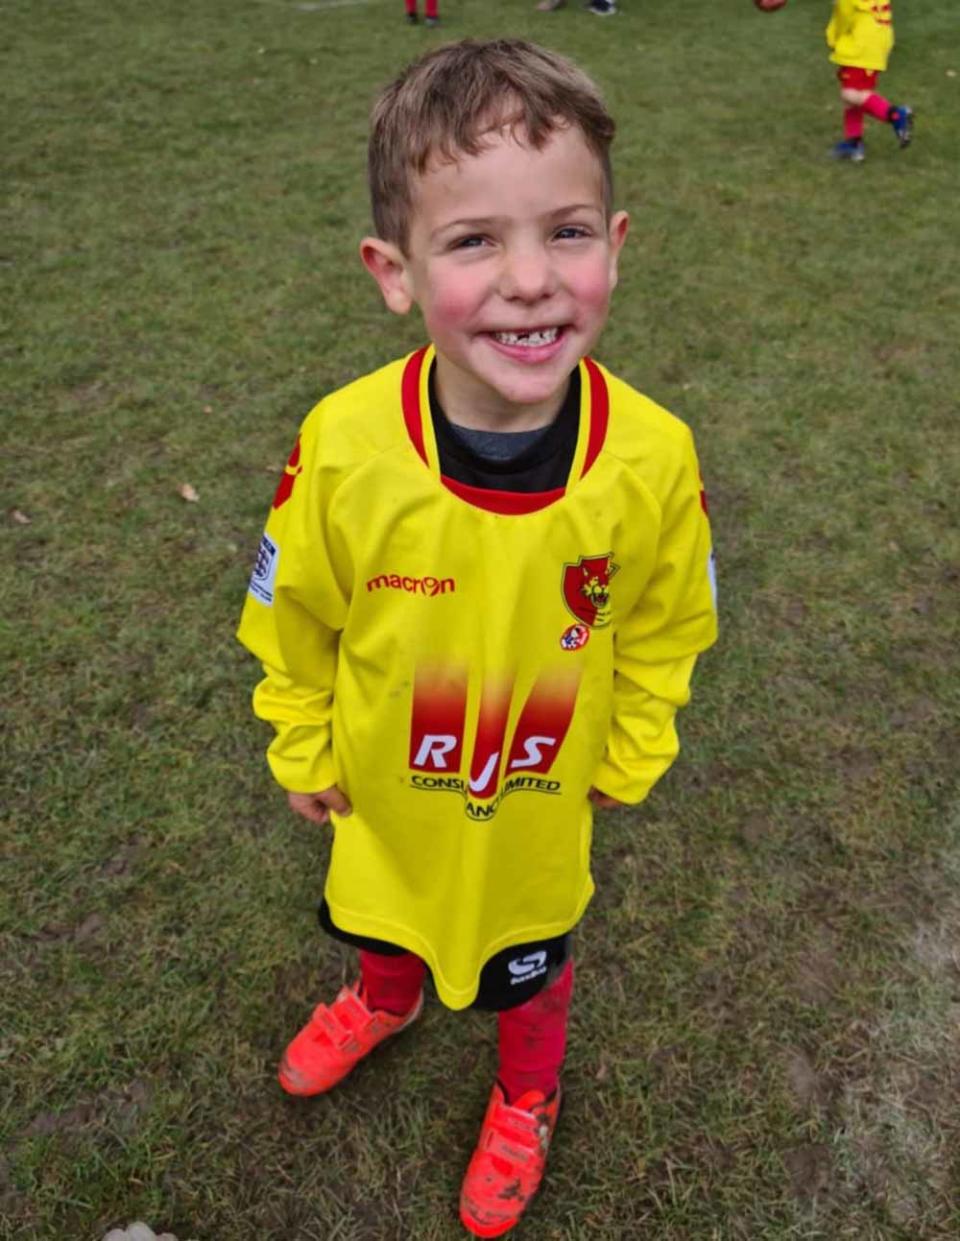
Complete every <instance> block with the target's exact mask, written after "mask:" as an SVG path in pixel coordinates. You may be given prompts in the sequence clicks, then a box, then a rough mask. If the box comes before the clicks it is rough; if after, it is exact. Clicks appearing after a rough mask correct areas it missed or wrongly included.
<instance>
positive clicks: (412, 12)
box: [403, 0, 417, 17]
mask: <svg viewBox="0 0 960 1241" xmlns="http://www.w3.org/2000/svg"><path fill="white" fill-rule="evenodd" d="M403 7H404V9H405V10H406V13H407V17H416V15H417V0H403Z"/></svg>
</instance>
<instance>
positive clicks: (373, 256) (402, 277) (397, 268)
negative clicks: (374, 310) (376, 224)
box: [360, 237, 413, 315]
mask: <svg viewBox="0 0 960 1241" xmlns="http://www.w3.org/2000/svg"><path fill="white" fill-rule="evenodd" d="M360 259H361V261H362V262H363V265H364V267H365V268H366V269H367V271H368V272H369V273H370V275H371V276H373V278H374V280H376V282H377V284H378V285H379V287H380V292H381V293H382V294H383V300H384V301H385V302H386V303H387V309H388V310H392V311H393V313H394V314H395V315H405V314H406V313H407V311H408V310H409V309H410V307H411V306H412V305H413V290H412V288H411V284H410V276H409V273H408V271H407V261H406V259H405V258H404V256H403V251H402V250H401V249H400V247H399V246H396V245H394V244H393V242H392V241H381V239H380V238H379V237H364V239H363V241H361V242H360Z"/></svg>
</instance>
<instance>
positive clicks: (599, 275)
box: [576, 264, 610, 310]
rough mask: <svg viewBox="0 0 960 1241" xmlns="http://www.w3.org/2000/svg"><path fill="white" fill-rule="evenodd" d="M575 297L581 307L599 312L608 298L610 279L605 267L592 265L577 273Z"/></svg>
mask: <svg viewBox="0 0 960 1241" xmlns="http://www.w3.org/2000/svg"><path fill="white" fill-rule="evenodd" d="M576 297H577V301H578V302H579V304H580V305H581V306H582V307H588V306H589V307H590V308H592V309H596V310H600V309H602V308H603V307H604V306H606V304H607V302H608V300H609V298H610V279H609V271H608V269H607V267H606V265H605V264H604V265H602V266H601V265H599V264H597V265H594V266H592V267H591V268H590V269H589V270H585V271H582V272H580V273H579V275H578V279H577V281H576Z"/></svg>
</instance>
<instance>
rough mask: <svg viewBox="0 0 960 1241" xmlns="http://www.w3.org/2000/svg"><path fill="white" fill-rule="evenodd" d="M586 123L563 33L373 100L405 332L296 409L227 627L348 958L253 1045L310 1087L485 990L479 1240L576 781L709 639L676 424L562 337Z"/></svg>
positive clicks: (567, 334)
mask: <svg viewBox="0 0 960 1241" xmlns="http://www.w3.org/2000/svg"><path fill="white" fill-rule="evenodd" d="M613 132H614V125H613V121H612V120H611V118H610V117H609V115H608V113H607V112H606V109H605V107H604V105H603V102H602V100H601V98H600V96H599V93H598V92H597V89H596V87H595V86H594V84H593V83H592V82H591V81H590V79H589V78H587V77H586V76H585V75H584V74H583V73H582V72H580V70H578V69H577V68H576V67H575V66H574V65H572V64H571V63H570V62H569V61H567V60H565V59H564V58H562V57H560V56H557V55H555V54H554V53H552V52H548V51H546V50H544V49H542V48H538V47H535V46H534V45H532V44H529V43H525V42H522V41H520V40H496V41H492V42H487V43H479V42H474V41H472V40H467V41H465V42H463V43H459V44H455V45H452V46H449V47H445V48H440V49H438V50H436V51H434V52H431V53H430V54H429V55H427V56H425V57H423V58H422V59H421V60H419V61H418V62H416V63H415V64H414V65H412V66H411V67H410V68H409V69H408V70H407V71H406V72H405V73H404V74H402V75H401V77H400V78H399V79H398V80H397V81H396V82H394V83H393V84H392V85H391V86H390V87H388V88H387V90H386V91H384V93H383V94H382V95H381V97H380V99H379V101H378V103H377V105H376V107H375V109H374V113H373V120H372V130H371V139H370V149H369V173H370V186H371V198H372V204H373V216H374V223H375V228H376V234H375V235H374V236H370V237H367V238H365V239H364V241H363V242H362V244H361V251H360V252H361V258H362V260H363V263H364V264H365V266H366V268H367V270H368V271H369V272H370V273H371V275H372V276H373V277H374V279H375V280H376V282H377V284H378V286H379V288H380V290H381V293H382V295H383V298H384V301H385V302H386V304H387V306H388V307H389V309H390V310H392V311H394V312H395V313H397V314H405V313H407V312H408V311H409V310H411V309H412V308H413V307H414V306H416V307H418V308H419V310H420V313H421V314H422V316H423V320H424V325H425V328H426V332H427V335H428V337H429V339H430V342H431V343H430V345H429V346H427V347H426V348H424V349H420V350H417V351H416V352H415V353H413V354H411V355H410V356H409V357H407V358H403V359H401V360H399V361H397V362H393V363H391V364H389V365H388V366H386V367H384V368H383V369H382V370H379V371H377V372H375V373H374V374H373V375H368V376H366V377H364V378H363V379H360V380H358V381H357V382H355V383H353V384H351V385H349V386H348V387H347V388H344V389H342V390H341V391H340V392H337V393H334V394H333V395H331V396H328V397H327V398H326V399H325V400H323V401H321V402H320V404H319V405H318V406H317V407H316V408H315V409H314V410H313V411H312V412H311V414H310V415H309V416H308V418H307V420H306V422H305V423H304V425H303V427H302V430H301V435H300V437H299V439H298V441H297V445H296V447H295V449H294V452H293V454H292V455H291V458H290V462H289V463H288V466H287V469H286V471H285V474H284V477H283V479H282V480H281V483H280V487H279V488H278V491H277V495H276V496H275V498H274V503H273V509H272V512H271V514H270V518H269V521H268V524H267V529H266V532H265V534H264V536H263V540H262V542H261V547H260V553H259V556H258V559H257V565H256V568H255V570H254V574H253V577H252V579H251V583H250V591H249V594H248V598H247V603H246V606H245V609H244V614H243V618H242V621H241V626H240V638H241V640H242V641H243V642H244V643H245V644H246V645H247V646H248V647H249V649H250V650H251V651H252V652H253V653H254V654H255V655H256V656H257V657H258V658H259V659H260V660H261V661H262V663H263V666H264V671H265V673H266V677H265V679H264V680H263V681H262V682H261V683H260V685H259V686H258V687H257V689H256V691H255V695H254V707H255V710H256V713H257V714H258V715H259V716H260V717H261V718H264V719H266V720H269V721H270V723H271V724H272V725H273V726H274V728H275V730H276V738H275V740H274V741H273V743H272V744H271V746H270V748H269V751H268V758H269V762H270V765H271V768H272V770H273V773H274V775H275V777H276V779H277V780H278V782H279V783H280V784H281V785H282V786H283V788H285V789H286V790H287V794H288V800H289V802H290V805H291V806H292V808H293V809H294V810H295V811H296V812H298V813H299V814H301V815H303V816H304V817H305V818H307V819H309V820H311V821H312V822H314V823H319V824H324V823H327V822H329V823H331V824H332V825H333V828H334V837H333V846H332V851H331V861H330V867H329V871H328V874H327V879H326V885H325V889H324V899H323V902H322V904H321V908H320V919H321V923H322V924H323V926H324V927H325V928H326V929H327V930H328V931H329V932H330V933H331V934H333V935H334V936H336V937H337V938H339V939H342V940H345V941H347V942H349V943H352V944H355V945H356V946H357V947H358V949H359V955H360V976H359V978H358V979H357V981H356V982H355V983H353V984H352V985H351V986H348V987H344V988H343V989H342V990H341V992H340V994H339V995H338V996H337V997H336V999H335V1000H334V1001H333V1003H331V1004H329V1005H328V1004H320V1005H318V1006H317V1008H316V1009H315V1011H314V1013H313V1015H312V1017H311V1019H310V1021H309V1022H308V1023H307V1025H306V1026H305V1027H304V1028H303V1030H301V1031H300V1033H299V1034H298V1035H297V1036H296V1038H294V1040H293V1041H292V1042H291V1044H290V1045H289V1047H288V1048H287V1050H286V1052H285V1054H284V1057H283V1060H282V1062H281V1066H280V1082H281V1085H282V1086H283V1087H284V1089H285V1090H287V1091H288V1092H290V1093H292V1094H298V1095H312V1094H319V1093H321V1092H324V1091H326V1090H329V1089H330V1088H332V1087H333V1086H334V1085H336V1083H337V1082H339V1081H340V1080H342V1079H343V1077H345V1076H346V1074H347V1073H349V1072H350V1070H351V1069H352V1068H353V1067H354V1066H355V1065H356V1064H357V1062H358V1061H359V1060H360V1059H361V1058H362V1057H363V1056H365V1055H366V1054H367V1053H368V1052H369V1051H371V1050H372V1049H373V1048H374V1047H375V1046H376V1045H377V1044H378V1043H380V1042H382V1041H383V1040H384V1039H385V1038H387V1037H389V1036H391V1035H393V1034H395V1033H398V1032H399V1031H400V1030H402V1029H404V1028H405V1027H406V1026H408V1025H410V1024H411V1023H412V1022H413V1021H414V1020H415V1019H416V1018H417V1016H419V1013H420V1011H421V1006H422V997H423V985H424V980H425V977H426V973H427V971H428V970H429V973H430V975H431V976H432V979H433V983H434V986H435V987H436V990H437V994H438V996H439V998H440V1000H441V1001H442V1002H443V1003H444V1004H445V1005H447V1006H448V1007H450V1008H453V1009H460V1008H465V1007H468V1006H476V1007H480V1008H486V1009H491V1010H494V1011H497V1012H498V1020H499V1065H498V1071H497V1076H496V1080H495V1082H494V1085H493V1089H492V1092H491V1096H490V1102H489V1106H488V1108H487V1113H486V1116H485V1118H484V1121H483V1125H482V1128H481V1134H480V1140H479V1143H478V1145H477V1149H476V1151H475V1152H474V1155H473V1158H472V1159H471V1161H470V1164H469V1167H468V1168H467V1172H466V1176H465V1178H464V1182H463V1186H462V1189H461V1197H460V1216H461V1219H462V1221H463V1223H464V1225H465V1226H466V1228H467V1229H468V1230H469V1231H470V1232H471V1233H473V1234H474V1235H476V1236H481V1237H494V1236H500V1235H501V1234H502V1233H504V1232H506V1231H508V1230H509V1229H510V1228H512V1227H513V1226H514V1224H516V1222H517V1220H518V1219H519V1218H520V1216H521V1214H522V1212H523V1210H524V1209H525V1207H526V1206H527V1204H528V1203H529V1201H530V1199H531V1198H532V1196H533V1194H534V1193H535V1192H536V1190H537V1188H538V1186H539V1183H540V1180H541V1177H542V1175H543V1170H544V1166H545V1162H546V1155H547V1149H548V1146H549V1143H550V1138H551V1136H552V1133H553V1129H554V1125H555V1123H556V1118H557V1113H558V1110H559V1105H560V1081H559V1073H560V1068H561V1065H562V1062H563V1058H564V1053H565V1046H566V1026H567V1013H568V1010H569V1004H570V998H571V994H572V986H573V962H572V959H571V946H570V938H571V932H572V930H573V929H574V927H575V926H576V925H577V923H578V922H579V921H580V919H581V917H582V915H583V912H584V910H585V908H586V906H587V903H588V902H589V899H590V897H591V895H592V893H593V881H592V879H591V876H590V868H589V856H590V837H591V819H592V809H591V803H593V804H594V805H600V806H606V807H610V806H615V805H618V804H621V803H628V804H634V803H637V802H639V801H641V800H642V799H643V798H644V797H645V796H646V795H647V793H648V792H649V790H650V788H651V787H652V785H653V784H654V782H655V781H656V780H657V779H658V778H659V777H660V776H661V775H662V774H663V773H664V771H666V769H667V768H668V767H669V765H670V763H671V762H672V761H673V759H674V757H675V756H676V753H677V750H678V743H677V736H676V730H675V727H674V716H675V714H676V711H677V709H678V707H681V706H683V705H684V704H685V703H686V702H687V700H688V698H689V683H690V677H691V673H692V670H693V666H694V662H695V660H696V656H697V654H698V653H699V652H700V651H702V650H704V649H705V648H706V647H708V646H709V645H710V644H711V643H712V642H713V641H714V638H715V635H716V616H715V608H714V601H713V592H712V586H711V581H712V576H711V572H710V556H711V552H710V533H709V526H708V522H707V518H706V513H705V506H704V504H703V495H702V491H701V485H700V478H699V470H698V466H697V460H696V456H695V453H694V449H693V442H692V437H691V435H690V432H689V431H688V429H687V428H686V427H685V426H684V425H683V424H682V423H680V422H679V421H678V420H677V419H675V418H673V417H672V416H671V415H670V414H668V413H666V411H664V410H662V409H660V408H659V407H657V406H656V405H654V404H653V403H652V402H650V401H648V400H647V399H646V398H644V397H642V396H641V395H640V394H639V393H637V392H635V391H633V390H632V389H631V388H629V387H628V386H627V385H626V384H624V383H622V382H621V381H619V380H617V379H615V378H614V377H613V376H612V375H611V374H609V373H608V372H607V371H606V370H604V368H602V367H601V366H599V365H598V364H597V363H595V362H593V361H592V360H590V359H589V357H588V356H587V355H588V354H589V352H590V351H591V349H592V348H593V346H594V344H595V343H596V341H597V339H598V337H599V335H600V332H601V330H602V328H603V326H604V322H605V320H606V317H607V313H608V309H609V301H610V296H611V294H612V292H613V289H614V287H615V285H616V280H617V262H618V259H619V255H620V251H621V248H622V246H623V242H624V239H625V236H626V232H627V216H626V214H625V213H624V212H622V211H614V210H613V207H612V200H613V186H612V176H611V171H610V158H609V148H610V143H611V140H612V138H613Z"/></svg>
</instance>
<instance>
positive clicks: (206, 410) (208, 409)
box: [203, 405, 213, 414]
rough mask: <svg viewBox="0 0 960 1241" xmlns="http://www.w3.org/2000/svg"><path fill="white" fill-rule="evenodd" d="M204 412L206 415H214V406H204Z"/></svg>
mask: <svg viewBox="0 0 960 1241" xmlns="http://www.w3.org/2000/svg"><path fill="white" fill-rule="evenodd" d="M203 412H204V413H205V414H212V413H213V406H212V405H204V407H203Z"/></svg>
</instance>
